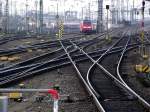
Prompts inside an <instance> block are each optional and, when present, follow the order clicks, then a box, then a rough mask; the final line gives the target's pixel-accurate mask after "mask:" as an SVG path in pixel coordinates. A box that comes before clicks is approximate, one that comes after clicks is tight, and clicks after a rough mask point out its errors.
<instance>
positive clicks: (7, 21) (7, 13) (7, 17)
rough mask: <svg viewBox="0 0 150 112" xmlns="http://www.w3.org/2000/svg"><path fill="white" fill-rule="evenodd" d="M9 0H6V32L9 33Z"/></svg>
mask: <svg viewBox="0 0 150 112" xmlns="http://www.w3.org/2000/svg"><path fill="white" fill-rule="evenodd" d="M8 2H9V1H8V0H6V7H5V33H8V32H9V31H8V29H9V28H8V26H9V6H8Z"/></svg>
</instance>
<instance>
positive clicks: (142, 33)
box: [141, 31, 144, 41]
mask: <svg viewBox="0 0 150 112" xmlns="http://www.w3.org/2000/svg"><path fill="white" fill-rule="evenodd" d="M141 40H142V41H144V32H143V31H142V32H141Z"/></svg>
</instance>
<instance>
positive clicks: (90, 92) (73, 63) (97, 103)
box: [60, 41, 105, 112]
mask: <svg viewBox="0 0 150 112" xmlns="http://www.w3.org/2000/svg"><path fill="white" fill-rule="evenodd" d="M60 44H61V45H62V47H63V49H64V51H65V52H66V54H67V56H68V58H69V59H70V61H71V63H72V65H73V66H74V68H75V69H76V71H77V74H78V76H79V77H80V79H81V80H82V81H83V83H84V85H85V87H86V89H87V91H88V93H89V94H90V95H92V96H93V98H94V101H95V102H96V105H97V107H98V109H99V110H101V112H105V110H104V108H103V107H102V106H101V104H100V102H99V101H98V99H97V97H96V96H95V94H94V93H93V92H92V90H91V89H90V87H89V85H88V84H87V82H86V81H85V79H84V78H83V77H82V75H81V72H80V71H79V69H78V68H77V66H76V64H75V62H74V61H73V60H72V58H71V56H70V54H69V53H68V51H67V50H66V48H65V47H64V45H63V43H62V42H61V41H60Z"/></svg>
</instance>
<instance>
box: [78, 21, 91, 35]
mask: <svg viewBox="0 0 150 112" xmlns="http://www.w3.org/2000/svg"><path fill="white" fill-rule="evenodd" d="M92 31H93V24H92V22H91V20H83V21H82V23H80V32H82V33H92Z"/></svg>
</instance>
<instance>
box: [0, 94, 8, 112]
mask: <svg viewBox="0 0 150 112" xmlns="http://www.w3.org/2000/svg"><path fill="white" fill-rule="evenodd" d="M0 112H8V97H7V96H1V97H0Z"/></svg>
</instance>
